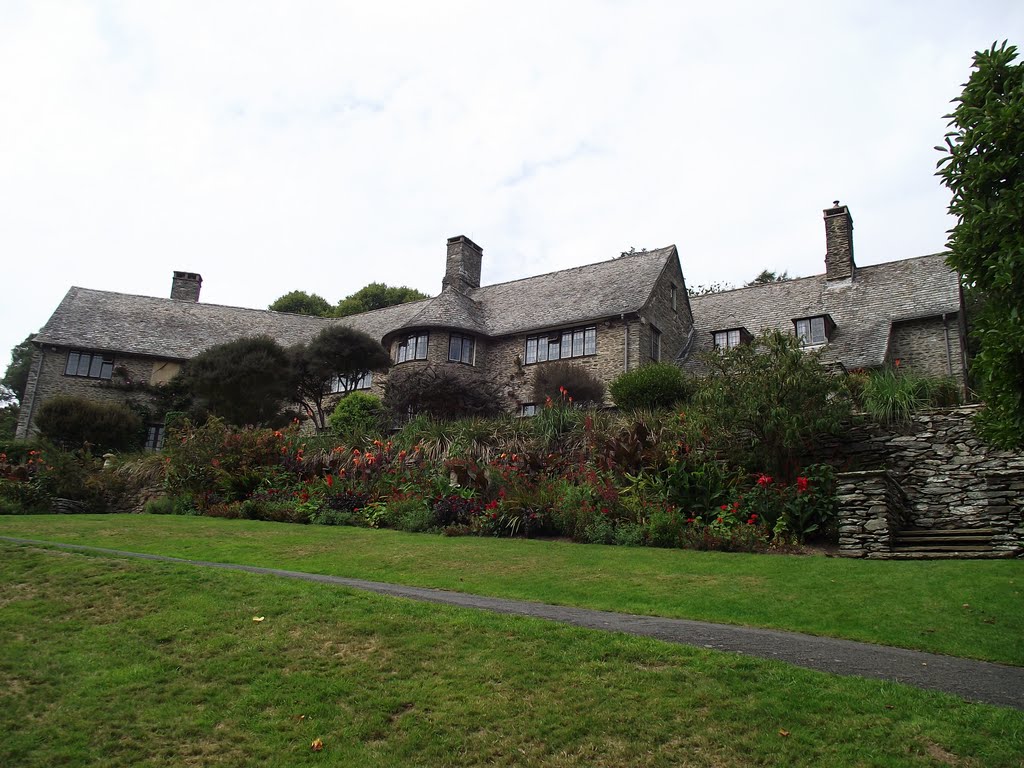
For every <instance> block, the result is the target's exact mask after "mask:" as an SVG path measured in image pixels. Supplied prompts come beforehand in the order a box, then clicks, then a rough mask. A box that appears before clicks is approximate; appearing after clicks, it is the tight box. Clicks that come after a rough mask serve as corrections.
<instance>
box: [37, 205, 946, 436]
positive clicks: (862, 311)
mask: <svg viewBox="0 0 1024 768" xmlns="http://www.w3.org/2000/svg"><path fill="white" fill-rule="evenodd" d="M825 223H826V243H827V255H826V273H825V274H824V275H819V276H816V277H809V278H800V279H795V280H789V281H786V282H783V283H774V284H768V285H760V286H754V287H751V288H743V289H739V290H734V291H726V292H722V293H717V294H711V295H707V296H699V297H689V296H688V295H687V291H686V284H685V281H684V278H683V272H682V268H681V266H680V262H679V254H678V251H677V250H676V247H675V246H667V247H664V248H658V249H655V250H650V251H641V252H638V253H628V254H623V255H622V256H620V257H618V258H614V259H611V260H608V261H602V262H598V263H595V264H589V265H586V266H582V267H575V268H572V269H566V270H560V271H557V272H551V273H548V274H543V275H537V276H534V277H528V278H524V279H521V280H513V281H510V282H506V283H498V284H495V285H485V286H482V285H481V284H480V274H481V261H482V258H483V250H482V249H481V248H480V246H478V245H476V244H475V243H474V242H472V241H471V240H470V239H469V238H467V237H464V236H459V237H453V238H450V239H449V240H448V242H447V254H446V267H445V273H444V278H443V280H442V287H441V292H440V294H439V295H437V296H435V297H434V298H430V299H425V300H422V301H417V302H412V303H409V304H402V305H398V306H394V307H386V308H384V309H379V310H374V311H372V312H366V313H363V314H360V315H354V316H351V317H347V318H318V317H307V316H303V315H292V314H287V313H279V312H271V311H269V310H257V309H245V308H241V307H228V306H221V305H215V304H204V303H201V302H199V293H200V288H201V286H202V278H201V277H200V276H199V275H198V274H195V273H191V272H175V273H174V277H173V281H172V287H171V296H170V298H155V297H150V296H137V295H128V294H122V293H113V292H109V291H99V290H93V289H87V288H78V287H73V288H71V289H70V290H69V291H68V293H67V295H66V296H65V297H64V299H63V301H61V303H60V305H59V306H58V307H57V309H56V311H55V312H54V314H53V316H52V317H51V318H50V319H49V321H48V322H47V323H46V325H44V326H43V328H42V329H41V330H40V332H39V334H38V335H37V336H36V337H35V339H34V342H33V343H34V345H35V352H34V355H33V359H32V365H31V369H30V373H29V379H28V385H27V388H26V392H25V397H24V401H23V403H22V409H21V413H20V418H19V424H18V432H17V434H18V436H19V437H24V436H26V435H28V434H30V433H31V432H32V430H33V428H34V417H35V414H36V412H37V409H38V407H39V405H40V404H41V403H42V402H44V401H45V400H46V399H47V398H49V397H51V396H53V395H55V394H58V393H65V394H76V395H80V396H83V397H87V398H92V399H97V400H100V399H119V400H124V399H128V400H132V399H136V400H137V401H140V402H141V403H143V404H144V402H145V400H146V395H145V393H144V392H143V391H138V390H135V391H133V390H132V389H131V387H130V382H145V383H149V384H160V383H162V382H166V381H169V380H170V378H172V377H173V376H174V374H175V373H177V371H178V370H179V369H180V367H181V365H182V363H183V362H185V361H186V360H188V359H190V358H191V357H193V356H194V355H196V354H197V353H198V352H200V351H202V350H203V349H205V348H207V347H210V346H213V345H215V344H219V343H223V342H226V341H231V340H233V339H238V338H242V337H245V336H253V335H259V334H266V335H269V336H271V337H272V338H274V339H276V340H277V341H278V342H279V343H281V344H282V345H285V346H289V345H291V344H294V343H297V342H300V341H306V340H308V339H310V338H311V337H312V336H314V335H315V334H316V333H317V332H318V331H320V330H321V329H323V328H324V327H326V326H328V325H330V324H335V323H337V324H344V325H348V326H351V327H353V328H356V329H358V330H361V331H365V332H366V333H368V334H370V335H371V336H373V337H374V338H376V339H379V340H380V341H381V343H382V344H383V345H384V347H385V348H386V349H388V350H389V351H390V353H391V357H392V360H393V361H394V362H395V365H400V366H412V367H415V366H425V365H428V364H431V363H433V364H436V365H440V366H471V367H474V368H476V369H478V370H479V371H481V372H482V373H483V374H484V375H486V376H487V377H488V378H489V379H490V380H491V381H492V382H493V383H494V384H496V385H497V388H498V390H499V391H500V392H501V393H502V394H501V397H502V398H503V402H502V403H501V406H502V408H504V409H505V410H507V411H509V412H513V413H520V414H523V415H529V414H530V413H531V412H532V411H533V409H534V408H536V406H537V403H536V402H534V400H535V398H534V395H533V378H534V372H535V371H537V370H539V369H540V368H541V367H542V366H544V365H545V364H546V363H548V362H551V361H554V360H567V361H570V362H572V363H574V364H578V365H580V366H582V367H584V368H587V369H589V370H591V371H592V372H593V373H595V374H596V375H597V376H598V377H599V378H600V379H601V380H602V381H604V382H605V383H608V382H610V381H611V380H612V379H614V378H615V377H616V376H617V375H619V374H620V373H622V372H623V371H627V370H632V369H635V368H637V367H639V366H641V365H644V364H646V363H649V362H651V361H657V360H664V361H670V362H674V363H676V364H679V365H681V366H683V367H684V369H689V370H693V371H699V367H700V364H699V353H700V352H703V351H707V350H713V349H715V348H724V347H729V346H732V345H734V344H737V343H743V342H745V341H747V340H749V339H750V338H752V337H753V336H754V335H756V334H757V333H759V332H760V331H762V330H763V329H765V328H772V327H774V328H780V329H785V330H787V331H788V332H792V333H795V334H797V335H799V336H801V337H803V338H804V339H805V342H806V343H807V345H808V346H812V347H823V348H824V354H825V358H826V360H828V361H830V362H833V363H836V364H837V365H841V366H843V367H845V368H847V369H852V368H870V367H876V366H880V365H883V364H885V363H887V362H892V361H894V360H896V359H899V360H901V361H902V362H903V363H904V364H906V365H910V366H912V367H916V368H920V369H922V370H924V371H927V372H928V373H937V374H942V375H953V376H955V377H957V378H959V379H960V380H962V379H963V367H964V352H963V350H964V344H963V313H962V311H961V299H960V291H959V280H958V277H957V275H956V274H955V273H954V272H952V271H950V270H949V268H948V267H947V266H946V265H945V263H944V261H943V257H942V255H941V254H939V255H935V256H924V257H921V258H918V259H909V260H906V261H898V262H891V263H889V264H880V265H875V266H870V267H862V268H858V267H856V265H855V264H854V261H853V240H852V230H853V220H852V218H851V217H850V214H849V210H848V209H847V208H846V206H839V205H838V204H836V206H834V207H833V208H830V209H827V210H826V211H825ZM383 380H384V376H381V375H378V376H366V377H364V378H363V379H362V380H361V381H360V382H358V384H357V388H360V389H368V390H370V391H372V392H375V393H377V394H379V393H380V391H381V385H382V383H383ZM161 438H162V427H161V426H160V424H159V423H158V420H155V421H154V423H153V424H152V425H151V428H150V435H149V441H148V444H149V445H150V446H152V445H156V444H158V443H159V442H160V440H161Z"/></svg>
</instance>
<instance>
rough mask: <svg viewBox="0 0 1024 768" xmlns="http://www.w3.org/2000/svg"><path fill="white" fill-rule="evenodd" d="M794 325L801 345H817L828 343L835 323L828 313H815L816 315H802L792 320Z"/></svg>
mask: <svg viewBox="0 0 1024 768" xmlns="http://www.w3.org/2000/svg"><path fill="white" fill-rule="evenodd" d="M793 324H794V325H795V326H796V337H797V338H798V339H800V346H802V347H818V346H821V345H822V344H826V343H828V340H829V337H830V336H831V335H832V331H834V330H835V328H836V324H835V323H834V322H832V318H831V317H829V316H828V315H817V316H816V317H802V318H800V319H798V320H794V321H793Z"/></svg>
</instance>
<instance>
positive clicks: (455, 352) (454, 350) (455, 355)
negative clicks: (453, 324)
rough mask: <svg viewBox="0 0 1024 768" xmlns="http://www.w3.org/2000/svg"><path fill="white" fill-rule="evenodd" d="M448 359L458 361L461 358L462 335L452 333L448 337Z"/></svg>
mask: <svg viewBox="0 0 1024 768" xmlns="http://www.w3.org/2000/svg"><path fill="white" fill-rule="evenodd" d="M448 359H449V360H455V361H459V360H461V359H462V337H461V336H456V335H455V334H454V333H453V334H452V335H451V336H450V337H449V338H448Z"/></svg>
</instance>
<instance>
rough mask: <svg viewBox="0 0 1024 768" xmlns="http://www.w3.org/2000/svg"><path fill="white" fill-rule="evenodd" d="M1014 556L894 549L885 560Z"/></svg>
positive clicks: (977, 558) (1001, 553) (985, 558)
mask: <svg viewBox="0 0 1024 768" xmlns="http://www.w3.org/2000/svg"><path fill="white" fill-rule="evenodd" d="M1015 556H1016V555H1015V554H1014V553H1013V552H1003V551H1001V550H992V549H989V550H986V551H984V552H962V551H961V552H913V551H909V550H905V549H895V550H893V551H892V552H889V553H886V555H885V559H886V560H999V559H1003V558H1011V557H1015ZM877 557H878V556H877V555H868V558H876V559H877Z"/></svg>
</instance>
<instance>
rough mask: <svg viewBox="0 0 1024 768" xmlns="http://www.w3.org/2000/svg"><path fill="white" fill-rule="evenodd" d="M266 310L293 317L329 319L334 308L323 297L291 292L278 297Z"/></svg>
mask: <svg viewBox="0 0 1024 768" xmlns="http://www.w3.org/2000/svg"><path fill="white" fill-rule="evenodd" d="M267 309H271V310H273V311H274V312H291V313H292V314H294V315H312V316H314V317H330V315H331V313H332V312H333V311H334V307H332V306H331V303H330V302H329V301H327V299H325V298H324V297H323V296H320V295H318V294H316V293H306V292H305V291H292V292H291V293H286V294H285V295H284V296H280V297H279V298H278V299H277V300H275V301H274V303H273V304H271V305H270V306H269V307H267Z"/></svg>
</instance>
